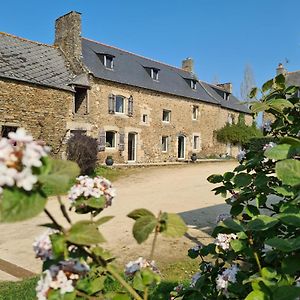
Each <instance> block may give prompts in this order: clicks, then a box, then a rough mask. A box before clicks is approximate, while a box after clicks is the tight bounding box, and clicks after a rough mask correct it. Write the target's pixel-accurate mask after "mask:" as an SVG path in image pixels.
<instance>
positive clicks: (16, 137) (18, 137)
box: [8, 128, 33, 143]
mask: <svg viewBox="0 0 300 300" xmlns="http://www.w3.org/2000/svg"><path fill="white" fill-rule="evenodd" d="M8 137H9V138H10V139H11V140H13V141H15V142H22V143H29V142H32V141H33V137H32V136H30V135H27V134H26V130H25V129H24V128H18V129H17V131H16V132H10V133H9V134H8Z"/></svg>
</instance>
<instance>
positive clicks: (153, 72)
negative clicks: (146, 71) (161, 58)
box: [150, 68, 159, 81]
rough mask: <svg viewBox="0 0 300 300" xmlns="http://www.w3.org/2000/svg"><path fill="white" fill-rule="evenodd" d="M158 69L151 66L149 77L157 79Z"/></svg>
mask: <svg viewBox="0 0 300 300" xmlns="http://www.w3.org/2000/svg"><path fill="white" fill-rule="evenodd" d="M158 71H159V70H158V69H154V68H152V69H151V71H150V72H151V74H150V75H151V78H152V79H153V80H156V81H158Z"/></svg>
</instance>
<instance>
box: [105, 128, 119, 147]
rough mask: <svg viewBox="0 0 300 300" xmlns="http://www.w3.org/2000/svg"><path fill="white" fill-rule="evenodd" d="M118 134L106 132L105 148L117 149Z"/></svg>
mask: <svg viewBox="0 0 300 300" xmlns="http://www.w3.org/2000/svg"><path fill="white" fill-rule="evenodd" d="M115 137H116V133H115V132H113V131H106V139H105V147H107V148H115V147H116V139H115Z"/></svg>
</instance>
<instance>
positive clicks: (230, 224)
mask: <svg viewBox="0 0 300 300" xmlns="http://www.w3.org/2000/svg"><path fill="white" fill-rule="evenodd" d="M221 226H223V227H225V228H229V229H232V230H233V231H244V228H243V226H242V224H241V222H240V221H238V220H233V219H226V220H224V221H223V222H221Z"/></svg>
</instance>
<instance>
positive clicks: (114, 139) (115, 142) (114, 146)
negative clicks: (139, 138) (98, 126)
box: [105, 130, 117, 149]
mask: <svg viewBox="0 0 300 300" xmlns="http://www.w3.org/2000/svg"><path fill="white" fill-rule="evenodd" d="M108 132H111V133H113V135H114V136H113V142H114V144H113V145H111V146H107V133H108ZM116 147H117V133H116V132H115V131H113V130H106V131H105V149H116Z"/></svg>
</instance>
